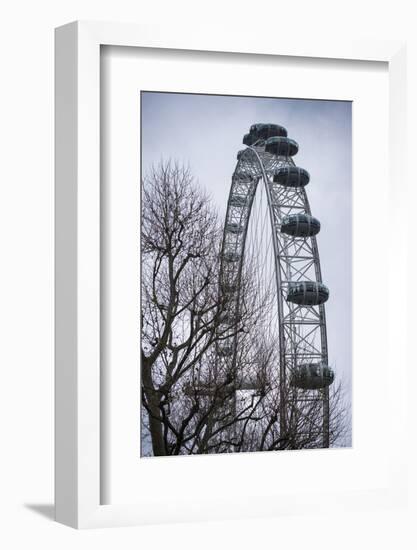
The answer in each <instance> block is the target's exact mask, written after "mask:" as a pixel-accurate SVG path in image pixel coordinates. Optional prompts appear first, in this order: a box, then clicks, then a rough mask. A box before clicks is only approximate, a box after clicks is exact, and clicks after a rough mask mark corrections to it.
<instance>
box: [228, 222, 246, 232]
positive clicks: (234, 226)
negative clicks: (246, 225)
mask: <svg viewBox="0 0 417 550" xmlns="http://www.w3.org/2000/svg"><path fill="white" fill-rule="evenodd" d="M226 231H228V232H229V233H233V234H235V235H238V234H240V233H242V232H243V225H241V224H240V223H236V222H230V223H227V224H226Z"/></svg>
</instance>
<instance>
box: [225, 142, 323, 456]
mask: <svg viewBox="0 0 417 550" xmlns="http://www.w3.org/2000/svg"><path fill="white" fill-rule="evenodd" d="M287 166H295V164H294V162H293V160H292V158H291V157H283V156H276V155H272V154H270V153H266V152H265V146H264V142H263V141H258V142H257V143H255V144H254V145H252V146H250V147H247V148H246V149H245V150H243V151H241V152H240V153H239V155H238V162H237V165H236V168H235V171H234V173H233V176H232V183H231V187H230V193H229V199H228V205H227V213H226V220H225V225H224V233H223V245H222V254H221V270H220V290H221V292H222V293H223V294H227V297H228V301H227V303H228V306H227V307H228V311H229V313H230V314H231V315H235V316H238V315H239V310H240V285H241V280H242V270H243V266H244V260H245V244H246V240H247V234H248V225H249V220H250V216H251V210H252V205H253V201H254V197H255V194H256V192H257V190H258V188H259V187H260V186H261V185H263V186H264V189H265V191H266V197H267V203H268V210H269V219H270V225H271V232H272V244H273V251H272V252H271V253H273V255H274V263H275V282H276V298H277V310H278V315H277V320H276V322H277V323H278V324H279V327H278V328H279V330H278V335H279V336H278V338H279V380H280V417H279V423H280V433H281V434H283V435H284V436H285V434H286V433H287V429H288V427H287V423H288V411H287V407H286V399H287V395H288V392H287V390H288V387H289V382H290V377H291V374H292V372H293V371H294V369H296V367H297V366H298V365H300V364H303V363H304V364H305V363H316V362H317V363H324V364H326V365H327V364H328V349H327V334H326V316H325V308H324V305H318V306H300V305H297V304H294V303H291V302H289V301H287V292H288V288H289V287H290V285H291V284H293V283H294V282H298V281H313V282H318V283H321V282H322V276H321V269H320V259H319V252H318V247H317V240H316V237H315V236H312V237H301V238H300V237H291V236H289V235H286V234H284V233H282V232H281V224H282V221H283V219H284V217H285V216H287V215H289V214H294V213H306V214H311V211H310V205H309V201H308V198H307V194H306V191H305V188H304V187H286V186H284V185H281V184H280V183H275V182H274V179H273V177H274V174H275V172H276V170H277V169H279V168H282V167H287ZM238 341H239V337H238V335H236V336H235V337H234V339H233V346H232V352H231V353H230V354H229V356H224V357H223V358H221V359H219V360H220V361H223V363H224V364H226V363H229V364H231V368H232V369H235V368H236V353H237V346H238ZM236 374H237V375H238V374H239V373H236ZM291 391H294V392H295V393H296V400H297V402H299V403H300V404H301V403H302V402H305V401H306V400H320V401H321V402H322V410H323V421H322V427H321V428H322V444H323V447H328V446H329V390H328V387H327V388H324V389H315V390H302V389H299V388H292V390H291Z"/></svg>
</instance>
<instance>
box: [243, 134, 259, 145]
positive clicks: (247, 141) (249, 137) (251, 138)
mask: <svg viewBox="0 0 417 550" xmlns="http://www.w3.org/2000/svg"><path fill="white" fill-rule="evenodd" d="M256 140H257V137H256V135H255V134H245V135H244V136H243V141H242V143H243V145H247V146H248V147H250V146H251V145H253V144H254V143H255V141H256Z"/></svg>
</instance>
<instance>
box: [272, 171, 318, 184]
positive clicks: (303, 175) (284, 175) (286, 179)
mask: <svg viewBox="0 0 417 550" xmlns="http://www.w3.org/2000/svg"><path fill="white" fill-rule="evenodd" d="M309 181H310V174H309V173H308V172H307V170H305V169H304V168H300V167H299V166H283V167H282V168H278V170H276V171H275V174H274V182H275V183H279V184H280V185H283V186H284V187H305V186H306V185H307V183H308V182H309Z"/></svg>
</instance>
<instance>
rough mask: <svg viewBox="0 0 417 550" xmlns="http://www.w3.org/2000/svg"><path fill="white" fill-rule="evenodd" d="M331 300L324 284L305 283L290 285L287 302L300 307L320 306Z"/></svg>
mask: <svg viewBox="0 0 417 550" xmlns="http://www.w3.org/2000/svg"><path fill="white" fill-rule="evenodd" d="M328 299H329V289H328V288H327V286H326V285H324V284H323V283H317V282H314V281H304V282H298V283H290V287H289V289H288V294H287V302H292V303H293V304H298V305H299V306H318V305H320V304H324V302H327V300H328Z"/></svg>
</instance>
